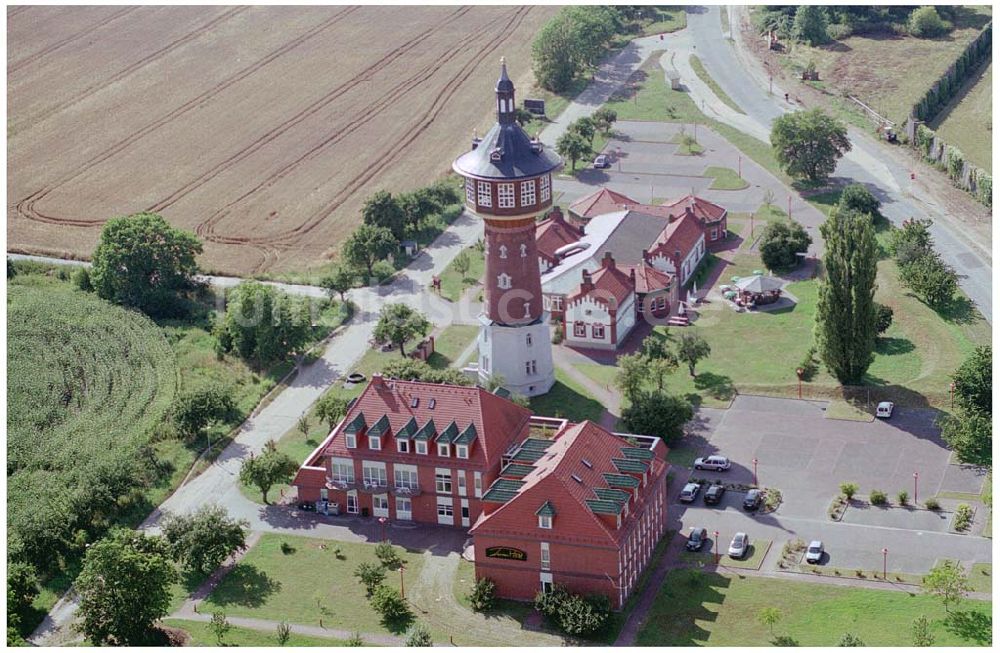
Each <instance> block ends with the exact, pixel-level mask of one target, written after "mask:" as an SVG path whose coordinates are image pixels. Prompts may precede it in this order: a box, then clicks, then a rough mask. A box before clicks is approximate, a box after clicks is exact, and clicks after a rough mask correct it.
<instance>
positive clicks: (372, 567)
mask: <svg viewBox="0 0 1000 653" xmlns="http://www.w3.org/2000/svg"><path fill="white" fill-rule="evenodd" d="M354 577H355V578H357V579H358V580H359V581H361V583H362V584H363V585H364V586H365V591H367V592H368V596H369V597H371V595H372V594H374V593H375V590H376V589H378V588H379V587H380V586H381V585H382V581H384V580H385V568H384V567H382V566H381V565H377V564H375V563H374V562H362V563H361V564H360V565H358V566H357V568H356V569H355V570H354Z"/></svg>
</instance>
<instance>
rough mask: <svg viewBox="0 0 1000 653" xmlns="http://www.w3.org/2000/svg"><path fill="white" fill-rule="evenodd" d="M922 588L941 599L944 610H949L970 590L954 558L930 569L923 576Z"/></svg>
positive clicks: (963, 573) (926, 592)
mask: <svg viewBox="0 0 1000 653" xmlns="http://www.w3.org/2000/svg"><path fill="white" fill-rule="evenodd" d="M923 588H924V593H925V594H930V595H932V596H936V597H938V598H939V599H941V602H942V603H943V604H944V609H945V612H951V606H952V605H957V604H958V602H959V601H961V600H962V599H963V598H964V597H965V595H966V594H968V593H969V591H970V588H969V584H968V581H967V579H966V576H965V572H964V571H963V570H962V567H961V566H960V565H959V563H957V562H955V561H954V560H944V561H942V562H940V563H939V564H938V565H937V566H936V567H934V568H933V569H931V571H930V573H928V574H927V575H926V576H924V579H923Z"/></svg>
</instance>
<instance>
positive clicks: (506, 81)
mask: <svg viewBox="0 0 1000 653" xmlns="http://www.w3.org/2000/svg"><path fill="white" fill-rule="evenodd" d="M496 91H497V122H499V123H500V124H501V125H509V124H511V123H512V122H514V82H512V81H510V77H508V76H507V58H506V57H500V79H498V80H497V87H496Z"/></svg>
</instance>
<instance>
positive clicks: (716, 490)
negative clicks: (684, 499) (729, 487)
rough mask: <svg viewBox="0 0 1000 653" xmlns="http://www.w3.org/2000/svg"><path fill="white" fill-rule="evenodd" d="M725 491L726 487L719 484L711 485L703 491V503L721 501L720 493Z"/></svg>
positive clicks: (722, 493) (711, 503)
mask: <svg viewBox="0 0 1000 653" xmlns="http://www.w3.org/2000/svg"><path fill="white" fill-rule="evenodd" d="M725 493H726V488H725V487H723V486H721V485H713V486H712V487H710V488H708V491H707V492H705V503H707V504H710V505H713V506H714V505H716V504H718V503H719V502H720V501H722V495H724V494H725Z"/></svg>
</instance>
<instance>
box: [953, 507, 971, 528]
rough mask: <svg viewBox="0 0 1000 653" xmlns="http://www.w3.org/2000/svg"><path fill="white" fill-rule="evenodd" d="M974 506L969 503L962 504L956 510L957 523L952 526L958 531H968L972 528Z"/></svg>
mask: <svg viewBox="0 0 1000 653" xmlns="http://www.w3.org/2000/svg"><path fill="white" fill-rule="evenodd" d="M972 515H973V512H972V506H970V505H969V504H967V503H960V504H959V505H958V508H956V509H955V521H954V523H953V524H952V526H953V527H954V528H955V530H956V531H964V530H968V529H969V527H970V526H972Z"/></svg>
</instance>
